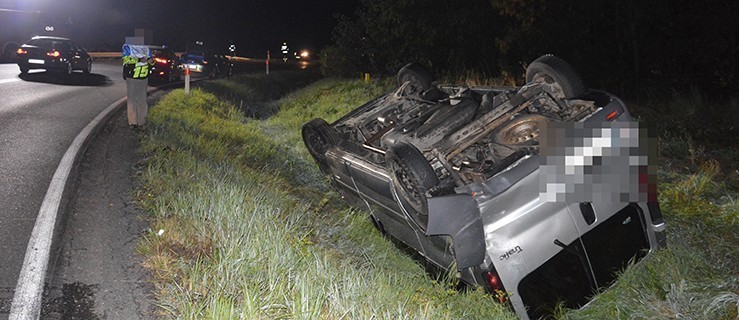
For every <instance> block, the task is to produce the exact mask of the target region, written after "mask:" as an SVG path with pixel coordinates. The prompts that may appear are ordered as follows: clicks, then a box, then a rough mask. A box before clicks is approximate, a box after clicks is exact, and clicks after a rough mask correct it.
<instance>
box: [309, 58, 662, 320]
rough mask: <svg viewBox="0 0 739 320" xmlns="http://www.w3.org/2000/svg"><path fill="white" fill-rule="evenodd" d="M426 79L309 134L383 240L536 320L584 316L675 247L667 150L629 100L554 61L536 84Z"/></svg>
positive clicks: (404, 76)
mask: <svg viewBox="0 0 739 320" xmlns="http://www.w3.org/2000/svg"><path fill="white" fill-rule="evenodd" d="M423 70H424V69H422V68H421V67H420V66H419V65H417V64H410V65H408V66H406V67H404V68H403V69H401V70H400V71H399V73H398V87H397V88H396V89H395V90H393V91H391V92H388V93H387V94H385V95H382V96H380V97H378V98H376V99H374V100H372V101H370V102H368V103H366V104H364V105H362V106H360V107H359V108H357V109H355V110H354V111H352V112H350V113H349V114H347V115H345V116H344V117H342V118H341V119H339V120H337V121H335V122H334V123H331V124H329V123H327V122H326V121H324V120H322V119H314V120H311V121H310V122H307V123H306V124H304V125H303V127H302V134H303V139H304V142H305V144H306V147H307V148H308V151H309V152H310V153H311V155H312V156H313V157H314V159H315V161H316V163H317V164H318V166H319V168H320V169H321V171H322V172H324V173H325V174H326V175H327V177H328V178H329V180H330V181H331V182H332V184H333V185H334V186H336V187H337V189H338V190H339V191H340V192H341V194H342V195H343V196H344V197H345V198H346V199H347V200H353V201H354V203H356V204H358V205H361V206H366V207H367V208H368V210H369V211H370V214H371V218H372V221H373V223H374V224H375V226H376V227H377V228H378V229H380V231H381V232H383V233H385V234H387V235H389V236H392V237H393V238H396V239H398V240H400V241H401V242H403V243H404V244H405V245H407V246H408V247H410V248H412V249H413V250H415V251H417V252H418V253H419V254H420V255H421V256H423V257H424V259H426V260H427V261H429V262H431V263H433V264H434V265H436V266H438V267H440V268H442V269H445V270H454V269H456V271H458V272H457V274H458V276H459V277H460V280H462V281H463V282H465V283H468V284H471V285H479V286H482V287H484V288H485V289H486V290H488V291H489V292H490V293H491V294H493V295H494V297H495V298H496V299H497V300H499V301H501V302H504V303H507V304H509V305H510V306H511V307H512V308H513V310H514V311H515V312H516V313H517V314H518V315H519V316H520V317H521V318H524V319H526V318H529V317H532V318H538V317H541V316H546V315H548V314H549V312H551V311H552V310H553V309H554V307H555V306H556V305H557V304H558V303H563V304H564V306H566V307H568V308H577V307H580V306H583V305H584V304H586V303H587V302H588V299H589V298H590V297H591V296H592V295H593V294H594V293H596V292H597V291H598V290H601V289H602V288H604V287H608V286H610V285H611V284H612V283H613V281H615V279H616V276H617V274H618V272H619V271H620V270H622V269H623V268H624V267H625V266H627V265H628V264H629V263H633V262H635V261H636V262H638V261H639V260H640V259H642V258H644V257H645V256H647V255H648V254H649V252H651V250H653V249H656V248H658V247H660V246H664V229H665V225H664V222H663V221H662V218H661V213H660V212H659V206H658V204H657V203H656V180H655V178H654V171H655V167H656V166H654V164H653V163H652V162H651V161H653V157H651V158H650V157H648V156H647V154H648V153H650V154H651V153H652V152H654V150H653V146H652V145H649V143H648V142H649V141H651V140H650V139H649V137H648V136H646V135H645V134H644V132H646V131H645V130H642V128H641V127H639V126H638V124H634V122H633V121H632V118H631V115H630V114H629V112H628V109H627V108H626V106H625V105H624V104H623V102H622V101H621V100H619V99H618V98H617V97H615V96H613V95H611V94H609V93H606V92H601V91H596V90H586V88H585V87H584V85H583V84H582V81H581V80H580V78H579V77H578V76H577V74H576V73H575V72H574V70H572V68H571V67H570V66H569V65H567V64H566V63H565V62H564V61H562V60H560V59H558V58H556V57H554V56H551V55H545V56H542V57H541V58H539V59H537V60H535V61H533V62H532V63H531V64H530V65H529V67H528V69H527V74H526V79H527V82H528V83H527V84H526V85H524V86H522V87H468V86H464V85H441V84H437V83H435V82H433V79H431V78H430V74H429V73H428V72H426V71H423ZM645 150H646V151H645ZM650 159H651V160H650ZM612 171H613V172H612Z"/></svg>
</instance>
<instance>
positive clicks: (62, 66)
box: [18, 59, 68, 71]
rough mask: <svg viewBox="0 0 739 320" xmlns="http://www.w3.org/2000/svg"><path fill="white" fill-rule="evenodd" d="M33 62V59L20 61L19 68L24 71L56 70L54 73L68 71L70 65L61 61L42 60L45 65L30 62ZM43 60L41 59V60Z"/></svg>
mask: <svg viewBox="0 0 739 320" xmlns="http://www.w3.org/2000/svg"><path fill="white" fill-rule="evenodd" d="M29 60H30V61H33V59H23V60H19V61H18V67H20V68H22V69H29V70H34V69H45V70H54V71H66V70H67V65H68V63H67V62H66V61H61V60H51V61H50V60H42V61H43V63H32V62H29ZM39 60H41V59H39Z"/></svg>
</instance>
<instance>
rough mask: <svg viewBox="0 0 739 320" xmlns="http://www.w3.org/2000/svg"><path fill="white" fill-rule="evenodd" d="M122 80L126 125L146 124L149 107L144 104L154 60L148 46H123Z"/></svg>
mask: <svg viewBox="0 0 739 320" xmlns="http://www.w3.org/2000/svg"><path fill="white" fill-rule="evenodd" d="M122 51H123V53H122V56H123V78H124V79H126V90H127V99H126V101H127V106H128V109H127V111H128V112H127V113H128V125H130V126H131V127H137V126H141V125H143V124H144V123H146V115H147V113H148V112H149V106H148V105H147V104H146V90H147V87H148V84H149V81H148V77H149V70H150V68H151V66H152V65H153V64H154V59H153V57H152V55H151V51H150V50H149V47H148V46H144V45H132V44H124V45H123V50H122Z"/></svg>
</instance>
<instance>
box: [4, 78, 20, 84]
mask: <svg viewBox="0 0 739 320" xmlns="http://www.w3.org/2000/svg"><path fill="white" fill-rule="evenodd" d="M16 81H21V79H20V78H10V79H0V84H3V83H11V82H16Z"/></svg>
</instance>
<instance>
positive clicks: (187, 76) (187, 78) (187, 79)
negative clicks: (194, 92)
mask: <svg viewBox="0 0 739 320" xmlns="http://www.w3.org/2000/svg"><path fill="white" fill-rule="evenodd" d="M185 94H190V68H187V69H185Z"/></svg>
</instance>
